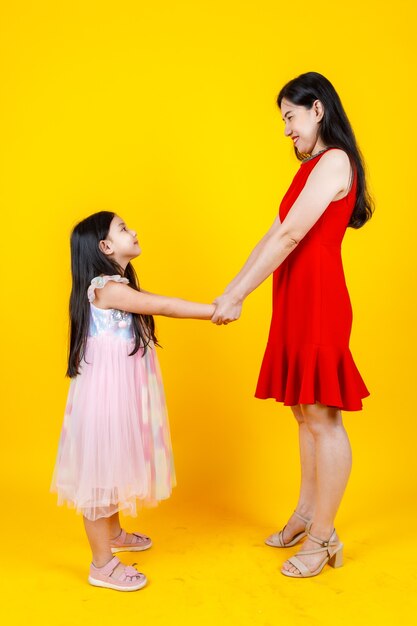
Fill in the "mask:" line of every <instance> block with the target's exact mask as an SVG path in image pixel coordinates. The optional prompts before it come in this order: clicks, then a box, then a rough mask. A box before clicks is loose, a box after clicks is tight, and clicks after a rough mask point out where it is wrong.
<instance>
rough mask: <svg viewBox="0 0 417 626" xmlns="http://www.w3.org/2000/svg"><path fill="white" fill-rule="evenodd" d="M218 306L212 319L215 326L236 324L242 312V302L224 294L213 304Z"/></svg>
mask: <svg viewBox="0 0 417 626" xmlns="http://www.w3.org/2000/svg"><path fill="white" fill-rule="evenodd" d="M213 304H215V305H216V310H215V311H214V315H213V317H212V318H211V321H212V322H213V324H217V325H218V326H221V325H222V324H229V322H235V321H236V320H238V319H239V317H240V314H241V312H242V304H243V301H242V300H238V299H237V298H236V297H235V296H233V295H232V294H229V293H224V294H223V295H222V296H219V297H218V298H216V299H215V300H214V302H213Z"/></svg>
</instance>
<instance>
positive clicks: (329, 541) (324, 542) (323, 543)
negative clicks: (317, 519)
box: [307, 528, 339, 548]
mask: <svg viewBox="0 0 417 626" xmlns="http://www.w3.org/2000/svg"><path fill="white" fill-rule="evenodd" d="M335 532H336V529H335V528H333V530H332V534H331V535H330V537H329V539H327V540H323V539H320V537H315V536H314V535H312V534H311V533H310V532H309V533H308V534H307V537H308V538H309V539H310V540H311V541H314V543H318V544H319V545H320V546H322V548H328V547H329V546H337V545H338V544H339V542H338V541H336V540H335V539H334V540H333V541H332V537H333V536H334V534H335Z"/></svg>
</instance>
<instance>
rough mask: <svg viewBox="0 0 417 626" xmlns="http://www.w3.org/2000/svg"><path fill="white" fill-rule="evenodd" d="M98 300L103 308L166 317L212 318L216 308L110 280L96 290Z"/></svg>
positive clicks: (211, 305)
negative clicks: (152, 292)
mask: <svg viewBox="0 0 417 626" xmlns="http://www.w3.org/2000/svg"><path fill="white" fill-rule="evenodd" d="M96 300H97V304H98V306H99V307H100V308H102V309H119V310H121V311H128V312H129V313H141V314H142V315H165V316H166V317H180V318H191V319H201V320H209V319H211V317H212V315H213V313H214V310H215V306H214V305H213V304H203V303H200V302H191V301H189V300H182V299H181V298H169V297H167V296H158V295H155V294H150V293H146V292H143V291H136V290H135V289H132V288H131V287H129V285H126V284H122V283H116V282H114V281H109V282H108V283H107V284H106V285H105V286H104V287H103V289H100V290H96Z"/></svg>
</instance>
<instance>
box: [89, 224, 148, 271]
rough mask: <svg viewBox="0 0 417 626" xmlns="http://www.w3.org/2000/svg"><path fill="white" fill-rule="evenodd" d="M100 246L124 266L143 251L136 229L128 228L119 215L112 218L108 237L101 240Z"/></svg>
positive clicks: (105, 252)
mask: <svg viewBox="0 0 417 626" xmlns="http://www.w3.org/2000/svg"><path fill="white" fill-rule="evenodd" d="M99 247H100V250H101V251H102V252H104V254H106V255H107V256H109V257H111V258H113V259H114V260H115V261H117V263H119V265H121V266H122V267H124V268H125V267H126V265H127V264H128V263H129V261H131V260H132V259H135V258H136V257H138V256H139V255H140V253H141V252H142V250H141V248H140V246H139V242H138V238H137V234H136V231H135V230H132V229H131V228H128V226H127V225H126V224H125V222H124V221H123V220H122V218H121V217H119V216H118V215H115V216H114V218H113V219H112V221H111V224H110V228H109V232H108V235H107V238H106V239H103V240H102V241H100V243H99Z"/></svg>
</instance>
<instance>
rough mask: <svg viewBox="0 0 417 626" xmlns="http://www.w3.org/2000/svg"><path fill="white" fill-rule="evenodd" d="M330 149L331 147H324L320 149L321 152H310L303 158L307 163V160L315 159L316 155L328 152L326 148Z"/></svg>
mask: <svg viewBox="0 0 417 626" xmlns="http://www.w3.org/2000/svg"><path fill="white" fill-rule="evenodd" d="M328 149H329V148H323V150H319V152H316V154H310V155H309V156H308V157H306V158H305V159H303V161H302V162H303V163H305V162H306V161H309V160H310V159H314V157H316V156H318V155H319V154H322V152H326V150H328ZM303 154H305V153H303ZM307 154H308V153H307Z"/></svg>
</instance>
